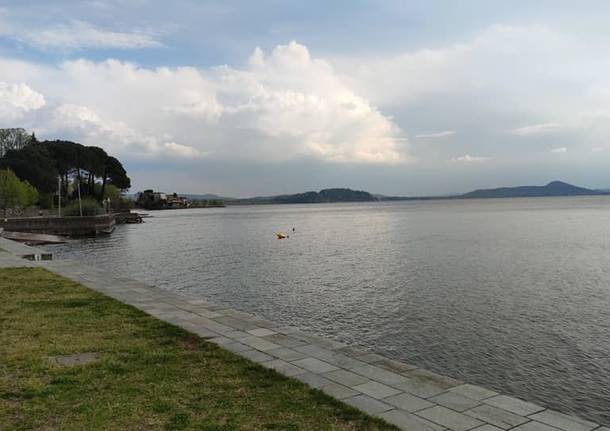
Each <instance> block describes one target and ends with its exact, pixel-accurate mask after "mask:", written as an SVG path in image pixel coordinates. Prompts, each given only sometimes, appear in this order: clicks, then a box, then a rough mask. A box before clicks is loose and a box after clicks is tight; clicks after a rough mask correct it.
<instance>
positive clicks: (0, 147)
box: [0, 128, 36, 157]
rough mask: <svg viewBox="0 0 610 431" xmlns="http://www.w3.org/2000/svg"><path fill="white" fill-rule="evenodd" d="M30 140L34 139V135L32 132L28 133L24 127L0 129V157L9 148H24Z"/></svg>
mask: <svg viewBox="0 0 610 431" xmlns="http://www.w3.org/2000/svg"><path fill="white" fill-rule="evenodd" d="M32 140H36V136H35V135H34V134H33V133H32V134H31V135H28V134H27V133H26V131H25V130H24V129H21V128H18V129H0V157H3V156H4V155H5V154H6V152H7V151H9V150H20V149H22V148H24V147H25V146H26V145H27V144H29V143H30V142H32Z"/></svg>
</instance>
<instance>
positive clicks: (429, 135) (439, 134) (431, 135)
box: [415, 130, 455, 139]
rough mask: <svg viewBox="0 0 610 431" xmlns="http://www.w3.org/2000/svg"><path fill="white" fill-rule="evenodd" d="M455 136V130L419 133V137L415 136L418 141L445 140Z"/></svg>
mask: <svg viewBox="0 0 610 431" xmlns="http://www.w3.org/2000/svg"><path fill="white" fill-rule="evenodd" d="M451 135H455V130H445V131H443V132H435V133H421V134H419V135H415V137H416V138H418V139H434V138H445V137H447V136H451Z"/></svg>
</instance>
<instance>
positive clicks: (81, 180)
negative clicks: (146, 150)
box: [0, 135, 131, 202]
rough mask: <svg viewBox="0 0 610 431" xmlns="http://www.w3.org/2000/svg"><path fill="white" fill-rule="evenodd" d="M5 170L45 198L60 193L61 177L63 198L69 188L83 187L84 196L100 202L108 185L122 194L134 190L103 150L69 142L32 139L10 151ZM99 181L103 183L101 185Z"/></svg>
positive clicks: (2, 160) (2, 166)
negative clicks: (30, 185) (35, 189)
mask: <svg viewBox="0 0 610 431" xmlns="http://www.w3.org/2000/svg"><path fill="white" fill-rule="evenodd" d="M28 136H29V135H28ZM6 168H8V169H11V170H12V171H13V172H15V174H16V175H17V176H18V177H19V178H21V179H22V180H27V181H28V182H29V183H30V184H32V185H33V186H34V187H36V188H37V189H38V190H39V191H40V192H41V193H43V194H52V193H55V192H56V191H57V177H58V176H59V177H60V178H61V179H62V184H63V187H62V191H61V193H62V196H67V197H68V196H69V194H68V192H69V189H68V185H69V184H74V185H75V186H76V187H74V190H78V188H79V186H80V192H81V196H83V197H93V198H95V199H97V200H98V201H99V202H101V201H102V199H103V197H104V193H105V189H106V185H107V183H108V184H112V185H114V186H115V187H117V188H118V189H120V190H127V189H129V188H130V187H131V180H130V179H129V177H128V176H127V173H126V172H125V169H124V168H123V165H122V164H121V162H120V161H119V160H117V159H116V158H114V157H111V156H109V155H108V154H107V153H106V151H104V150H103V149H102V148H99V147H93V146H90V147H86V146H84V145H81V144H79V143H76V142H70V141H60V140H55V141H43V142H38V141H36V139H35V137H31V138H30V143H29V144H27V145H26V146H25V147H23V148H21V149H18V150H17V149H12V150H9V151H7V153H6V154H5V156H4V157H2V158H0V169H6ZM96 179H98V180H99V179H101V185H99V184H97V183H96Z"/></svg>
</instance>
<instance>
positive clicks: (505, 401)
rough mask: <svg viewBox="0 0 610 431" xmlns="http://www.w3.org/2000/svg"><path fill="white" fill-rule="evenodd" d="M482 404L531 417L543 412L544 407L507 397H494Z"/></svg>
mask: <svg viewBox="0 0 610 431" xmlns="http://www.w3.org/2000/svg"><path fill="white" fill-rule="evenodd" d="M483 402H484V403H485V404H489V405H491V406H494V407H498V408H500V409H504V410H508V411H509V412H511V413H515V414H517V415H521V416H527V415H531V414H533V413H537V412H540V411H542V410H544V407H540V406H539V405H536V404H533V403H528V402H527V401H523V400H520V399H518V398H514V397H509V396H507V395H496V396H495V397H491V398H487V399H486V400H484V401H483Z"/></svg>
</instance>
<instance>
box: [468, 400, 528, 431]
mask: <svg viewBox="0 0 610 431" xmlns="http://www.w3.org/2000/svg"><path fill="white" fill-rule="evenodd" d="M464 414H467V415H468V416H472V417H473V418H476V419H479V420H481V421H483V422H486V423H488V424H492V425H494V426H496V427H498V428H501V429H505V430H508V429H511V428H513V427H516V426H518V425H521V424H524V423H526V422H528V421H529V419H528V418H526V417H523V416H519V415H516V414H514V413H511V412H507V411H506V410H502V409H499V408H497V407H493V406H490V405H487V404H483V405H480V406H478V407H474V408H472V409H470V410H467V411H465V412H464Z"/></svg>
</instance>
